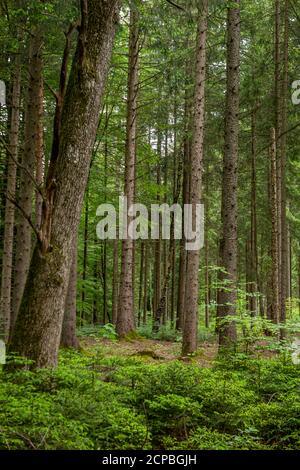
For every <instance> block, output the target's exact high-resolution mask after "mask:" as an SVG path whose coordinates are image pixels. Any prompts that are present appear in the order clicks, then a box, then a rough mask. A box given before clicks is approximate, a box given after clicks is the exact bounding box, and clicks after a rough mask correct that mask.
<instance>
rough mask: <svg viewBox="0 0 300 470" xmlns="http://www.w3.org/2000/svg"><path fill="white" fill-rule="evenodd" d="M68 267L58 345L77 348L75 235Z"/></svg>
mask: <svg viewBox="0 0 300 470" xmlns="http://www.w3.org/2000/svg"><path fill="white" fill-rule="evenodd" d="M73 243H74V246H73V254H72V264H71V269H70V276H69V283H68V291H67V296H66V302H65V312H64V319H63V324H62V331H61V339H60V345H61V346H62V347H64V348H73V349H78V348H79V341H78V338H77V336H76V304H77V302H76V297H77V236H75V240H74V242H73Z"/></svg>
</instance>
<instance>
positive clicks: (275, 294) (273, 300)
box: [269, 129, 279, 323]
mask: <svg viewBox="0 0 300 470" xmlns="http://www.w3.org/2000/svg"><path fill="white" fill-rule="evenodd" d="M270 161H271V185H270V186H271V187H270V190H271V220H272V240H271V259H272V267H271V269H272V272H271V279H270V281H271V285H270V300H269V301H270V307H269V308H270V319H271V320H272V321H273V322H274V323H278V321H279V291H278V252H279V249H278V212H277V205H278V201H277V198H278V194H277V184H276V181H277V178H276V134H275V129H272V131H271V147H270Z"/></svg>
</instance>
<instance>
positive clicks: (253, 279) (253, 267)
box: [249, 111, 258, 316]
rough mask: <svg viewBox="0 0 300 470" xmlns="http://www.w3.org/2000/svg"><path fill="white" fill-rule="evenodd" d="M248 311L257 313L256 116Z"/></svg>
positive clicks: (253, 131) (252, 119) (253, 129)
mask: <svg viewBox="0 0 300 470" xmlns="http://www.w3.org/2000/svg"><path fill="white" fill-rule="evenodd" d="M249 258H250V259H249V265H250V266H249V293H250V296H249V311H250V314H251V315H252V316H255V315H256V313H257V298H256V295H255V294H256V293H257V290H258V261H257V217H256V115H255V111H253V112H252V116H251V234H250V246H249Z"/></svg>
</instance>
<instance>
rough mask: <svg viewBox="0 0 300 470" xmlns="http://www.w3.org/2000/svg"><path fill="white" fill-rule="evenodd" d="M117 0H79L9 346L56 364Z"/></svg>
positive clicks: (42, 363) (37, 363) (38, 361)
mask: <svg viewBox="0 0 300 470" xmlns="http://www.w3.org/2000/svg"><path fill="white" fill-rule="evenodd" d="M118 12H119V2H118V0H110V1H109V2H108V1H105V0H102V1H99V0H87V1H82V23H81V27H80V32H79V36H78V41H77V48H76V52H75V57H74V60H73V65H72V69H71V74H70V78H69V81H68V86H67V90H66V94H65V98H64V102H63V107H62V119H61V127H60V132H59V145H58V152H57V153H56V152H54V153H53V154H52V159H51V162H50V166H49V170H48V177H47V186H46V198H47V204H45V203H44V204H43V215H42V225H41V227H42V228H41V232H40V235H39V243H38V244H37V245H36V247H35V250H34V253H33V257H32V260H31V265H30V270H29V275H28V278H27V284H26V288H25V292H24V295H23V299H22V303H21V308H20V313H19V315H18V317H17V322H16V327H15V330H14V334H13V338H12V342H11V345H10V351H14V352H16V353H17V354H18V355H21V356H25V357H27V358H29V359H31V360H32V361H33V365H32V367H53V366H56V364H57V353H58V348H59V342H60V336H61V328H62V321H63V314H64V303H65V297H66V292H67V287H68V286H67V284H68V277H69V272H70V265H71V262H72V248H73V245H72V241H73V237H74V234H75V233H76V231H77V227H78V224H79V220H80V212H81V208H82V203H83V197H84V192H85V187H86V183H87V180H88V174H89V168H90V160H91V156H92V150H93V145H94V141H95V136H96V132H97V127H98V118H99V112H100V105H101V101H102V95H103V91H104V86H105V80H106V76H107V72H108V68H109V63H110V58H111V53H112V46H113V40H114V35H115V30H116V25H117V21H118Z"/></svg>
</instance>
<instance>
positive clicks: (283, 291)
mask: <svg viewBox="0 0 300 470" xmlns="http://www.w3.org/2000/svg"><path fill="white" fill-rule="evenodd" d="M284 3H285V15H284V17H285V19H284V52H283V64H284V65H283V68H284V71H283V81H282V90H281V93H282V106H281V112H282V117H281V121H282V127H281V132H282V133H283V135H282V137H281V140H280V157H281V164H280V171H281V179H280V183H281V188H280V197H281V201H280V208H281V212H280V216H281V219H280V225H281V230H280V236H281V240H280V249H281V257H280V272H281V288H280V322H281V323H285V320H286V301H287V297H288V285H289V284H288V279H289V269H288V258H289V249H288V227H287V220H286V205H287V201H286V130H287V95H288V86H289V83H288V47H289V45H288V41H289V17H288V14H289V7H288V0H285V2H284ZM280 335H281V338H284V337H285V331H284V329H283V328H282V329H281V331H280Z"/></svg>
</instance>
